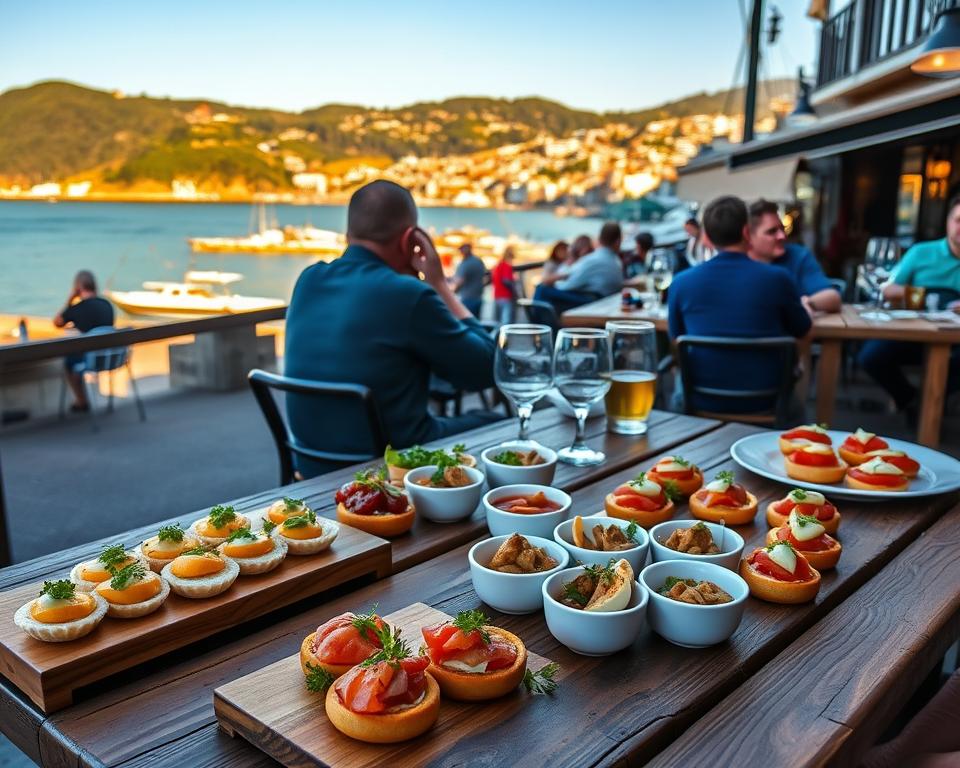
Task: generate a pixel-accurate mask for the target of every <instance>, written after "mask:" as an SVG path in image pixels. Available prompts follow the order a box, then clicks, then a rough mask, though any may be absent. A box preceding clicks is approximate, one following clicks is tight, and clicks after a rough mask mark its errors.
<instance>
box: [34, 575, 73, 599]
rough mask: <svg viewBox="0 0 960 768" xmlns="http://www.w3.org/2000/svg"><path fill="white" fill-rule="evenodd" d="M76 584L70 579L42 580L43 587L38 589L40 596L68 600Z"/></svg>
mask: <svg viewBox="0 0 960 768" xmlns="http://www.w3.org/2000/svg"><path fill="white" fill-rule="evenodd" d="M76 588H77V585H76V584H74V583H73V582H72V581H70V579H60V580H59V581H45V582H43V589H41V590H40V596H41V597H43V596H44V595H49V596H50V597H52V598H53V599H54V600H69V599H70V598H71V597H73V594H74V592H75V591H76Z"/></svg>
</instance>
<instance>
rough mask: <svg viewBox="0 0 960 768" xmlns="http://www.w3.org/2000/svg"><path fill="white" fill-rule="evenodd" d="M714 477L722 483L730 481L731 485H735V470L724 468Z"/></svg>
mask: <svg viewBox="0 0 960 768" xmlns="http://www.w3.org/2000/svg"><path fill="white" fill-rule="evenodd" d="M713 479H714V480H719V481H720V482H721V483H729V484H730V485H733V472H731V471H730V470H728V469H724V470H722V471H720V472H717V474H716V476H715V477H714V478H713Z"/></svg>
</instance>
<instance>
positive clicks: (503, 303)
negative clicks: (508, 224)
mask: <svg viewBox="0 0 960 768" xmlns="http://www.w3.org/2000/svg"><path fill="white" fill-rule="evenodd" d="M513 259H514V254H513V248H511V247H510V246H509V245H508V246H507V247H506V248H504V249H503V255H502V256H501V257H500V261H498V262H497V265H496V266H495V267H494V268H493V271H492V272H491V273H490V282H491V283H492V284H493V304H494V307H496V319H497V322H498V323H499V324H500V325H506V324H507V323H512V322H513V318H514V317H515V315H516V310H517V278H516V275H515V273H514V271H513Z"/></svg>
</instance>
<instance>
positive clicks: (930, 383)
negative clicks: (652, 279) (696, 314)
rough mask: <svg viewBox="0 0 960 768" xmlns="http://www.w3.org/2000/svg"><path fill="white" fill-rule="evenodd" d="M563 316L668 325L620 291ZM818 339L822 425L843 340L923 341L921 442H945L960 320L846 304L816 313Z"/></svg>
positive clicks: (594, 323)
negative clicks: (628, 305)
mask: <svg viewBox="0 0 960 768" xmlns="http://www.w3.org/2000/svg"><path fill="white" fill-rule="evenodd" d="M562 320H563V324H564V325H565V326H588V327H603V325H605V324H606V322H607V321H608V320H649V321H650V322H652V323H654V325H656V327H657V330H658V331H666V330H667V320H666V317H665V316H664V317H660V316H659V315H653V316H652V315H650V314H648V313H645V312H644V311H643V310H624V309H623V308H622V305H621V299H620V294H614V295H612V296H607V297H606V298H603V299H598V300H597V301H594V302H591V303H589V304H584V305H583V306H581V307H576V308H574V309H571V310H568V311H567V312H564V313H563V318H562ZM813 338H814V340H816V341H818V342H819V343H820V346H821V352H820V362H819V364H818V367H817V404H816V421H817V422H818V423H821V424H829V423H830V421H831V420H832V419H833V408H834V403H835V401H836V393H837V379H838V377H839V374H840V364H841V360H842V351H843V342H844V341H869V340H871V339H883V340H888V341H911V342H914V343H917V344H923V345H924V348H925V355H924V374H923V389H922V392H921V402H920V418H919V421H918V423H917V441H918V442H920V443H922V444H923V445H928V446H930V447H931V448H936V447H937V446H938V445H939V444H940V421H941V419H942V418H943V406H944V402H945V400H946V392H947V374H948V372H949V368H950V348H951V346H952V345H954V344H960V324H957V323H952V322H943V323H935V322H932V321H930V320H925V319H922V318H917V319H894V320H890V321H888V322H874V321H870V320H864V319H863V318H862V317H861V316H860V310H859V309H857V308H856V307H854V306H853V305H850V304H845V305H844V306H843V309H842V311H841V312H839V313H834V314H820V315H817V316H816V317H815V318H814V322H813Z"/></svg>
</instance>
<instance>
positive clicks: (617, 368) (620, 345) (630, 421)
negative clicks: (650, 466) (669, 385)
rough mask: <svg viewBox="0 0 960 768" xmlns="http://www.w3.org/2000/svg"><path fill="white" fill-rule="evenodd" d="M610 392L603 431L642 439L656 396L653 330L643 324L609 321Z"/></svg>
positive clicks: (655, 337) (655, 345)
mask: <svg viewBox="0 0 960 768" xmlns="http://www.w3.org/2000/svg"><path fill="white" fill-rule="evenodd" d="M607 332H608V333H609V334H610V351H611V356H612V358H613V360H612V362H613V369H612V370H611V371H610V376H609V377H610V391H609V392H607V397H606V403H607V429H609V430H610V431H611V432H617V433H619V434H622V435H642V434H644V433H645V432H646V431H647V417H648V416H649V415H650V410H651V409H652V408H653V399H654V397H655V396H656V393H657V329H656V326H655V325H654V324H653V323H648V322H645V321H643V320H610V321H609V322H608V323H607Z"/></svg>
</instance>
